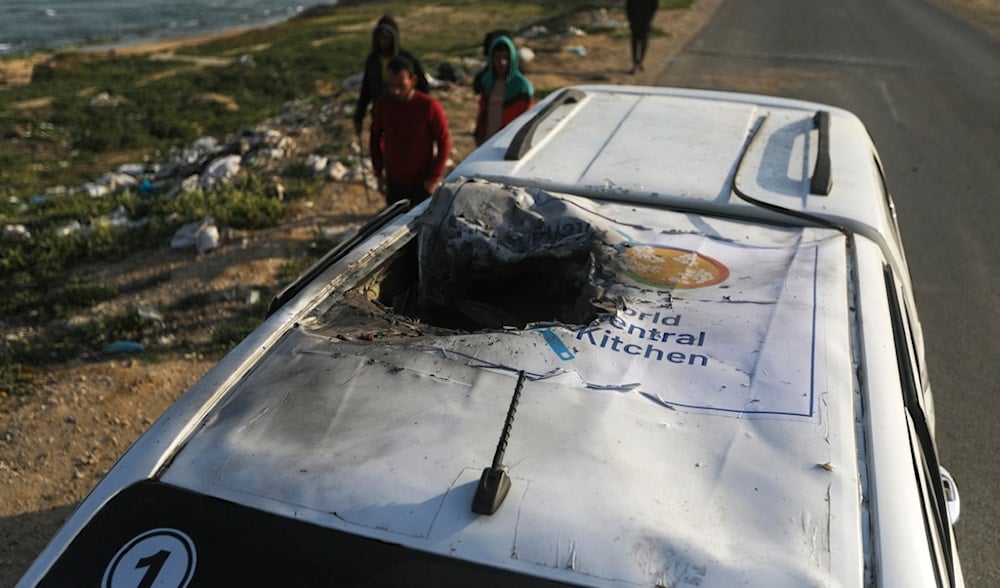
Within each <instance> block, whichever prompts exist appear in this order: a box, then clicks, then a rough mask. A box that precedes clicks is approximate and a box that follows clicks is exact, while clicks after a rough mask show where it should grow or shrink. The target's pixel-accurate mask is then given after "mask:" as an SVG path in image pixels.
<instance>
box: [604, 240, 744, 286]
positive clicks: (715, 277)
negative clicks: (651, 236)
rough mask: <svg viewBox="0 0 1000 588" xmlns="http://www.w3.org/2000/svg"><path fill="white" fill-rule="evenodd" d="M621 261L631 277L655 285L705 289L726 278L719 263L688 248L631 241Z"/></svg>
mask: <svg viewBox="0 0 1000 588" xmlns="http://www.w3.org/2000/svg"><path fill="white" fill-rule="evenodd" d="M621 260H622V263H623V264H624V266H625V270H626V272H627V273H628V274H629V275H630V276H631V277H632V278H634V279H636V280H638V281H639V282H641V283H643V284H646V285H648V286H654V287H657V288H671V289H672V288H682V289H691V288H705V287H707V286H714V285H716V284H721V283H722V282H724V281H726V279H727V278H729V268H727V267H726V266H725V265H724V264H723V263H722V262H720V261H717V260H715V259H712V258H711V257H708V256H707V255H702V254H701V253H698V252H697V251H690V250H688V249H679V248H676V247H666V246H663V245H642V244H637V243H633V244H629V245H627V246H626V247H625V250H624V252H623V254H622V258H621Z"/></svg>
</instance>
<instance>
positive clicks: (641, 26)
mask: <svg viewBox="0 0 1000 588" xmlns="http://www.w3.org/2000/svg"><path fill="white" fill-rule="evenodd" d="M659 7H660V1H659V0H625V15H626V16H627V17H628V27H629V30H630V31H631V33H632V69H631V70H629V73H630V74H634V73H636V72H640V71H643V69H642V62H643V60H644V59H645V58H646V49H647V48H648V47H649V30H650V27H651V26H652V23H653V15H654V14H656V9H657V8H659Z"/></svg>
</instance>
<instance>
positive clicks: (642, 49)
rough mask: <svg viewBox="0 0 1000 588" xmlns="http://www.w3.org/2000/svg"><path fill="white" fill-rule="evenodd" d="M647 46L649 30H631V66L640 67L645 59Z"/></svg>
mask: <svg viewBox="0 0 1000 588" xmlns="http://www.w3.org/2000/svg"><path fill="white" fill-rule="evenodd" d="M648 46H649V29H648V28H647V29H645V30H636V29H632V65H640V64H641V63H642V60H643V59H645V58H646V47H648Z"/></svg>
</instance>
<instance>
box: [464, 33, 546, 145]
mask: <svg viewBox="0 0 1000 588" xmlns="http://www.w3.org/2000/svg"><path fill="white" fill-rule="evenodd" d="M480 84H481V86H482V90H481V91H480V92H479V111H478V113H477V114H476V129H475V131H474V132H473V135H474V136H475V139H476V145H482V144H483V142H484V141H486V139H489V138H490V137H492V136H493V135H494V134H496V132H497V131H499V130H500V129H502V128H504V127H505V126H507V125H508V124H509V123H510V122H511V121H512V120H514V119H515V118H517V117H518V116H519V115H520V114H521V113H522V112H524V111H526V110H528V109H529V108H531V107H532V106H533V105H534V104H535V88H534V87H533V86H532V85H531V82H530V81H528V78H526V77H525V76H524V74H522V73H521V70H520V69H518V65H517V49H516V48H515V47H514V41H512V40H511V39H510V37H507V36H503V35H501V36H499V37H497V38H495V39H494V40H493V43H492V44H491V45H490V54H489V61H488V65H487V68H486V71H485V72H484V73H483V75H482V78H481V79H480Z"/></svg>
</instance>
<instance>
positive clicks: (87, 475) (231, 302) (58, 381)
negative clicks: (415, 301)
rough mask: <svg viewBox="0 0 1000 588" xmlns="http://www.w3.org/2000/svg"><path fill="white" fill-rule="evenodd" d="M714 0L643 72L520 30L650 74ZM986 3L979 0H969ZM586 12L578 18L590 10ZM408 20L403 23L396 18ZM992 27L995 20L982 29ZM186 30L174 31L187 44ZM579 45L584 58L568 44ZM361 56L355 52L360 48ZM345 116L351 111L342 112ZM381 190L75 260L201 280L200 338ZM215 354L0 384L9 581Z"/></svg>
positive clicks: (667, 20)
mask: <svg viewBox="0 0 1000 588" xmlns="http://www.w3.org/2000/svg"><path fill="white" fill-rule="evenodd" d="M942 1H943V2H945V3H962V6H963V7H964V9H966V10H970V6H971V10H972V12H971V13H972V14H978V15H979V16H978V17H977V20H978V21H979V22H982V23H987V24H988V23H993V24H992V25H989V26H988V27H984V28H988V30H989V31H990V33H991V34H993V35H994V36H996V34H997V31H1000V26H998V24H997V23H1000V19H998V18H997V15H998V13H1000V10H997V9H995V8H994V7H993V4H995V0H942ZM721 2H722V0H698V1H697V2H696V4H695V6H694V8H692V9H691V10H688V11H684V12H681V13H676V12H669V13H665V12H662V11H661V12H660V13H659V15H658V17H657V22H656V27H657V28H659V29H660V30H662V31H665V32H667V33H668V34H667V35H666V36H658V37H655V38H654V39H653V41H652V46H651V49H650V53H649V56H648V58H647V63H646V65H647V67H646V72H645V73H640V74H637V75H635V76H631V75H628V74H627V73H626V71H625V70H626V69H627V67H628V65H629V64H628V61H629V59H628V41H627V36H617V37H609V36H603V35H601V36H598V35H592V36H586V37H571V38H566V39H561V40H558V41H557V40H547V41H532V40H525V41H523V42H522V43H521V45H527V46H529V47H532V48H534V49H535V52H536V58H535V60H534V61H532V62H531V63H528V64H526V66H525V70H526V71H527V73H528V75H529V77H530V79H531V80H532V82H533V83H534V84H535V85H536V87H538V88H540V89H552V88H556V87H560V86H563V85H567V84H574V83H588V82H599V83H636V84H643V83H647V82H650V81H651V80H653V79H654V78H655V77H656V74H657V73H658V72H659V71H660V69H661V68H662V67H663V65H662V64H663V60H664V59H665V58H666V57H668V56H669V55H672V54H674V53H677V52H678V51H679V50H680V49H681V48H682V47H683V46H684V44H685V43H686V42H687V41H688V40H689V39H690V38H691V37H692V36H694V34H695V33H697V31H698V30H699V29H700V28H701V27H702V25H703V24H704V23H705V22H707V20H708V19H709V18H710V16H711V15H712V14H713V13H714V11H715V10H716V9H717V8H718V6H719V5H720V4H721ZM979 3H982V6H981V7H980V12H978V13H977V12H975V8H976V5H977V4H979ZM587 17H588V16H586V15H585V16H583V17H581V18H587ZM403 24H404V25H405V23H403ZM989 27H992V28H989ZM190 42H194V40H191V39H186V40H184V41H182V42H180V43H190ZM178 43H179V42H176V41H172V42H165V43H160V44H154V45H147V46H141V47H131V48H128V49H127V50H128V51H129V52H149V53H152V54H159V53H163V52H169V51H171V50H173V49H176V48H177V47H178V46H179V45H178ZM576 45H580V46H583V47H585V48H586V56H584V57H581V56H579V55H577V54H575V53H574V52H572V51H569V50H568V48H569V47H571V46H576ZM360 58H361V57H360V56H359V60H360ZM435 95H436V97H438V98H439V99H440V100H441V101H442V103H443V104H444V107H445V110H446V112H447V114H448V117H449V122H450V124H451V129H452V136H453V141H454V144H455V150H456V153H455V156H454V159H455V160H456V161H457V160H460V159H461V158H462V157H463V156H464V155H466V154H468V153H469V151H471V149H472V146H473V145H472V140H471V137H470V130H471V128H472V119H473V114H474V108H475V107H474V95H473V94H472V92H471V90H470V89H468V88H453V89H451V90H450V91H442V92H435ZM345 124H346V121H345ZM382 204H383V202H382V200H381V197H380V196H378V195H377V194H374V193H366V191H365V190H364V188H363V187H362V185H361V184H329V185H328V186H327V187H326V188H325V189H324V190H323V192H322V194H321V196H320V197H319V198H317V199H315V200H314V201H311V202H299V203H296V204H295V207H294V209H293V211H292V212H293V214H292V215H291V218H290V219H289V220H287V221H286V222H285V223H284V224H282V225H281V226H279V227H274V228H271V229H267V230H262V231H254V232H251V233H245V234H240V235H235V236H230V238H229V239H227V240H226V241H225V242H224V243H223V245H222V246H221V247H220V248H219V249H216V250H214V251H211V252H209V253H206V254H202V255H195V254H194V253H189V252H178V251H174V250H171V249H169V248H168V247H166V246H164V247H161V248H160V249H157V250H155V251H153V252H144V253H143V254H141V255H137V256H135V257H133V258H130V259H126V260H123V261H121V262H117V263H114V264H106V265H103V266H101V267H94V268H81V270H79V271H84V272H94V273H97V274H98V275H100V276H102V277H103V279H105V280H106V281H108V282H109V283H113V284H134V283H137V282H142V281H143V279H144V278H148V277H149V276H169V278H167V279H163V280H160V279H157V280H148V279H146V281H148V282H150V285H149V286H148V287H146V288H142V289H138V290H137V289H123V292H124V291H126V290H127V291H128V292H127V293H125V294H122V296H120V297H119V299H116V300H114V301H112V302H110V303H107V304H109V305H110V306H109V308H105V309H95V310H94V312H98V311H100V310H113V309H114V308H129V307H138V306H153V307H159V308H167V307H170V306H171V305H172V304H173V303H174V302H176V301H178V300H180V299H182V298H183V297H185V296H189V295H190V294H191V293H192V292H195V291H203V292H206V293H209V294H211V295H210V296H209V297H208V300H209V303H207V304H205V305H203V306H200V307H199V308H197V309H192V310H190V311H188V313H187V314H186V316H185V317H184V318H183V320H182V324H181V325H180V326H181V327H182V328H183V332H184V336H185V337H187V338H189V339H190V340H192V341H197V340H200V339H206V338H208V337H210V336H211V333H212V330H213V328H214V326H215V325H217V324H218V323H219V322H220V320H221V319H223V318H225V317H226V316H228V314H227V313H232V312H234V310H235V309H238V307H239V305H240V304H245V302H244V301H245V299H246V298H247V296H249V295H250V294H251V293H252V292H253V291H254V290H255V289H263V288H270V289H271V290H273V289H275V288H278V287H280V285H281V284H280V279H279V277H278V270H279V269H280V268H281V266H282V265H283V264H284V263H285V261H286V260H287V259H289V257H291V256H294V255H296V254H297V253H296V252H298V251H301V250H302V248H303V247H304V246H305V245H306V244H308V243H309V242H310V241H312V240H314V239H315V238H316V235H317V231H318V230H320V231H321V230H322V229H329V230H336V228H337V227H342V226H349V225H352V224H354V223H357V222H359V221H360V220H362V219H363V218H365V217H366V216H368V215H371V214H372V213H374V212H376V211H377V210H378V209H379V208H381V206H382ZM218 359H219V358H218V357H203V356H200V355H197V354H190V353H189V354H184V353H174V354H169V353H168V354H165V355H161V356H158V357H157V358H156V359H149V358H144V357H143V356H131V357H117V358H107V357H96V358H93V359H89V360H85V361H79V362H75V363H70V364H67V365H62V366H58V367H53V368H47V369H43V370H38V371H36V372H35V373H33V374H32V375H33V377H34V379H35V382H36V383H37V393H36V394H35V395H33V396H29V397H9V398H4V397H2V396H0V586H12V585H13V584H14V583H15V582H16V581H17V579H18V578H19V577H20V575H21V574H22V573H23V572H24V570H25V569H26V568H27V566H28V565H29V564H30V562H31V560H32V559H33V558H34V557H35V556H36V555H37V554H38V553H39V552H40V551H41V549H42V548H43V547H44V546H45V544H46V542H47V541H48V540H49V538H50V537H51V536H52V535H53V534H54V533H55V531H56V530H57V529H58V527H59V525H60V524H61V523H62V522H63V521H64V520H65V518H66V517H67V516H68V515H69V513H70V512H71V510H72V509H73V507H74V506H75V505H76V504H77V502H78V501H80V500H81V499H82V498H83V497H84V496H85V495H86V494H87V493H88V492H89V491H90V489H91V488H93V486H94V484H95V483H96V482H97V481H98V480H99V479H100V478H101V476H103V475H104V473H105V472H106V471H107V470H108V469H109V468H110V467H111V466H112V465H113V464H114V462H115V461H116V460H117V458H118V457H119V456H120V455H121V454H122V453H123V452H124V451H125V450H126V449H127V448H128V446H129V445H130V444H131V443H132V442H133V441H134V440H135V439H136V438H137V437H138V436H139V435H140V434H141V433H142V432H143V431H144V430H145V429H147V428H148V427H149V425H150V424H152V422H153V421H154V420H155V419H156V418H157V417H158V416H159V415H160V414H161V413H162V412H163V411H164V410H165V409H166V408H167V407H168V406H170V404H171V403H172V402H173V401H174V400H175V399H176V398H177V397H179V396H180V395H181V394H182V393H183V392H184V391H186V390H187V389H188V388H189V387H190V386H192V385H193V384H194V383H195V382H196V381H197V380H198V379H199V378H200V377H201V376H202V375H203V374H204V373H205V372H206V371H207V370H208V369H209V368H210V367H212V366H213V365H214V364H215V363H216V362H217V361H218Z"/></svg>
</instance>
